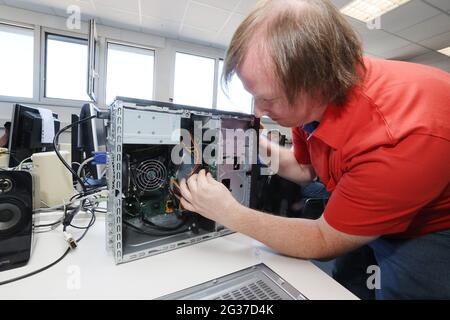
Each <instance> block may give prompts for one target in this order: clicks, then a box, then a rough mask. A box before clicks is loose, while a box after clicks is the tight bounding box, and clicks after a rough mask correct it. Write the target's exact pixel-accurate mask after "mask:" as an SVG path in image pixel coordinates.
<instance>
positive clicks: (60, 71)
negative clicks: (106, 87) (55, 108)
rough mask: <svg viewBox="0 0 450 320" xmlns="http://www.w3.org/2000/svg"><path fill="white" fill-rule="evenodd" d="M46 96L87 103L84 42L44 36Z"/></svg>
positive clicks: (50, 35) (85, 48) (86, 56)
mask: <svg viewBox="0 0 450 320" xmlns="http://www.w3.org/2000/svg"><path fill="white" fill-rule="evenodd" d="M45 58H46V59H45V96H46V97H48V98H59V99H70V100H84V101H86V100H90V99H89V97H88V95H87V93H86V91H87V60H88V52H87V40H85V39H80V38H74V37H66V36H61V35H55V34H46V56H45Z"/></svg>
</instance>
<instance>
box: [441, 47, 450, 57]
mask: <svg viewBox="0 0 450 320" xmlns="http://www.w3.org/2000/svg"><path fill="white" fill-rule="evenodd" d="M438 52H440V53H442V54H445V55H446V56H449V57H450V47H447V48H444V49H441V50H438Z"/></svg>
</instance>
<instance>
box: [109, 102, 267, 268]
mask: <svg viewBox="0 0 450 320" xmlns="http://www.w3.org/2000/svg"><path fill="white" fill-rule="evenodd" d="M109 108H110V121H109V123H108V126H107V151H108V166H107V178H108V179H107V180H108V189H109V199H108V213H107V218H106V231H107V232H106V235H107V247H108V249H109V250H110V251H111V252H112V253H113V255H114V258H115V262H116V263H117V264H119V263H123V262H128V261H132V260H135V259H139V258H143V257H147V256H151V255H155V254H159V253H163V252H166V251H169V250H173V249H177V248H180V247H184V246H187V245H191V244H194V243H198V242H201V241H205V240H209V239H213V238H216V237H220V236H223V235H226V234H229V233H231V232H232V231H231V230H228V229H226V228H225V227H224V226H222V225H219V224H217V223H215V222H214V221H211V220H209V219H206V218H204V217H202V216H200V215H199V214H196V213H194V212H187V211H185V210H183V208H182V206H181V205H180V203H179V192H178V191H179V190H177V188H178V182H179V181H180V180H181V179H182V178H188V177H189V176H190V175H191V174H193V173H195V172H198V171H199V170H200V169H205V170H206V171H208V172H210V173H211V174H212V175H213V177H214V178H215V179H216V180H217V181H220V182H222V183H223V184H224V185H225V186H226V187H227V188H228V189H229V190H230V191H231V193H232V195H233V196H234V197H235V199H237V200H238V201H239V202H240V203H242V204H243V205H245V206H249V207H254V205H255V202H256V199H255V196H254V194H255V192H254V191H255V190H254V189H255V184H256V182H257V180H256V179H257V177H258V173H259V169H258V166H257V164H256V161H255V160H256V157H257V146H258V134H256V132H257V130H258V129H259V120H258V119H257V118H255V117H254V116H252V115H248V114H241V113H233V112H226V111H218V110H212V109H203V108H196V107H189V106H182V105H175V104H171V103H164V102H156V101H146V100H136V99H129V98H123V97H117V98H116V100H115V101H114V102H113V103H112V104H111V105H110V107H109ZM178 129H184V132H188V133H189V135H190V138H192V140H191V141H190V144H188V143H187V142H186V141H185V137H181V135H180V133H179V132H178V131H177V130H178ZM231 129H233V130H235V129H240V130H238V132H239V133H242V132H245V134H244V135H241V134H236V135H229V134H228V133H229V132H230V131H232V130H231ZM177 132H178V133H177ZM199 132H201V133H202V135H203V133H206V132H208V134H210V133H211V132H212V133H214V135H213V136H209V137H206V136H205V138H206V139H203V140H202V141H198V139H196V137H198V135H195V134H193V133H199ZM247 132H250V133H252V132H253V133H255V134H247ZM230 146H231V147H230ZM237 146H240V147H237ZM177 147H178V149H176V148H177ZM174 148H175V149H174ZM206 148H210V149H209V150H208V151H209V152H208V153H207V152H204V151H206ZM225 149H226V150H225ZM174 150H176V151H174ZM212 150H214V151H212ZM230 150H231V151H230ZM172 152H178V154H179V155H180V156H182V157H183V159H188V160H189V159H190V160H192V161H191V163H189V161H187V163H184V162H183V163H181V164H180V163H178V164H176V163H174V162H173V161H172V157H171V156H172ZM199 154H200V155H201V154H204V156H203V157H199ZM205 155H208V156H209V159H206V156H205ZM211 206H214V204H213V203H212V204H211Z"/></svg>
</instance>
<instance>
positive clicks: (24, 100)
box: [0, 19, 40, 103]
mask: <svg viewBox="0 0 450 320" xmlns="http://www.w3.org/2000/svg"><path fill="white" fill-rule="evenodd" d="M0 25H6V26H7V27H17V28H23V29H28V30H31V31H33V70H32V72H33V75H32V79H33V92H32V96H31V98H29V97H21V96H5V95H0V101H1V102H16V103H35V101H36V100H38V98H39V95H38V93H39V85H38V84H37V82H38V81H37V80H38V77H39V55H38V54H37V53H38V52H39V46H40V39H39V26H35V25H32V24H26V23H20V22H14V21H9V20H4V19H0Z"/></svg>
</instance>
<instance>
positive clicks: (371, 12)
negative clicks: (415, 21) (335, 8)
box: [341, 0, 410, 22]
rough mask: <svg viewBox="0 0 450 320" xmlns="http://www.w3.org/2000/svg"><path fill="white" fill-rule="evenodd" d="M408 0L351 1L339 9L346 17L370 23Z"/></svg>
mask: <svg viewBox="0 0 450 320" xmlns="http://www.w3.org/2000/svg"><path fill="white" fill-rule="evenodd" d="M409 1H410V0H353V1H352V2H350V3H349V4H348V5H346V6H345V7H343V8H342V9H341V12H342V13H343V14H345V15H347V16H350V17H352V18H355V19H358V20H360V21H362V22H368V21H371V20H373V19H375V18H377V17H379V16H381V15H382V14H385V13H386V12H389V11H391V10H393V9H395V8H397V7H399V6H401V5H402V4H404V3H406V2H409Z"/></svg>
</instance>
